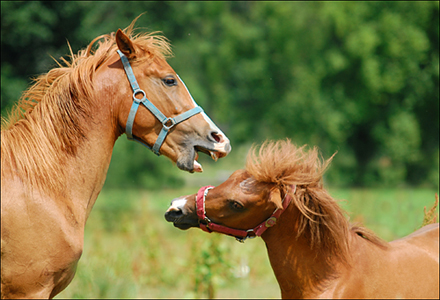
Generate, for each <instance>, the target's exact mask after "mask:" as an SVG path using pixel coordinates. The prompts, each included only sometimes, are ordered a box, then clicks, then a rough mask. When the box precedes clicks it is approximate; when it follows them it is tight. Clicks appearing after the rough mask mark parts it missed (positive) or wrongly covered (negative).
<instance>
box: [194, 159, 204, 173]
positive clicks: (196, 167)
mask: <svg viewBox="0 0 440 300" xmlns="http://www.w3.org/2000/svg"><path fill="white" fill-rule="evenodd" d="M194 172H198V173H202V172H203V168H202V165H201V164H199V162H198V161H197V160H194Z"/></svg>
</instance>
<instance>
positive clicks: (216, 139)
mask: <svg viewBox="0 0 440 300" xmlns="http://www.w3.org/2000/svg"><path fill="white" fill-rule="evenodd" d="M211 137H212V138H213V139H214V140H215V141H216V142H217V143H220V142H221V141H222V136H221V135H220V134H218V133H217V132H215V131H213V132H211Z"/></svg>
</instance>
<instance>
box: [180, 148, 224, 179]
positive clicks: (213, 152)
mask: <svg viewBox="0 0 440 300" xmlns="http://www.w3.org/2000/svg"><path fill="white" fill-rule="evenodd" d="M202 144H204V145H202ZM230 151H231V146H230V144H229V142H228V143H222V144H218V145H216V144H215V143H214V144H211V143H200V144H197V145H194V146H193V147H189V149H188V150H187V151H185V152H186V153H184V155H182V156H181V157H180V158H179V159H178V160H177V162H176V165H177V167H178V168H179V169H181V170H184V171H188V172H190V173H194V172H197V173H201V172H203V168H202V165H201V164H200V163H199V162H198V161H197V160H198V159H199V153H205V154H206V155H209V156H211V158H212V159H213V160H214V161H217V160H218V159H219V158H222V157H225V156H226V155H228V153H229V152H230Z"/></svg>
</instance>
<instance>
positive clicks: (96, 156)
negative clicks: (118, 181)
mask: <svg viewBox="0 0 440 300" xmlns="http://www.w3.org/2000/svg"><path fill="white" fill-rule="evenodd" d="M96 117H97V118H99V119H94V120H91V122H90V123H91V124H93V126H88V128H87V131H86V138H85V139H84V141H83V142H82V144H81V145H80V146H79V147H78V152H77V155H75V156H74V157H71V158H70V159H69V160H68V161H67V162H66V166H67V167H66V175H67V176H68V180H67V189H66V190H67V191H68V194H69V198H70V199H68V201H69V202H71V204H72V205H73V206H74V207H75V210H76V214H78V215H82V216H83V217H84V222H85V221H86V220H87V218H88V215H89V213H90V211H91V209H92V208H93V205H94V203H95V201H96V199H97V197H98V195H99V193H100V191H101V189H102V187H103V185H104V182H105V178H106V176H107V170H108V167H109V165H110V160H111V155H112V151H113V146H114V143H115V141H116V139H117V135H115V134H114V132H112V130H110V126H111V124H110V123H111V122H108V121H106V119H110V118H109V117H108V116H96ZM97 120H101V121H97ZM107 123H108V124H107Z"/></svg>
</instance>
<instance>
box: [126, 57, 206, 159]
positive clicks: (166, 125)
mask: <svg viewBox="0 0 440 300" xmlns="http://www.w3.org/2000/svg"><path fill="white" fill-rule="evenodd" d="M117 52H118V54H119V56H120V57H121V61H122V64H123V66H124V70H125V74H126V75H127V78H128V81H129V82H130V85H131V88H132V89H133V104H132V105H131V109H130V113H129V114H128V119H127V124H126V126H125V133H126V134H127V138H128V139H129V140H131V141H136V142H138V143H140V144H142V145H143V146H145V147H147V148H148V149H150V150H151V151H153V152H154V154H156V155H157V156H159V155H160V153H159V150H160V147H161V146H162V144H163V142H164V141H165V138H166V136H167V134H168V132H169V131H170V129H171V128H173V127H174V125H176V124H179V123H180V122H183V121H185V120H186V119H189V118H191V117H192V116H194V115H196V114H198V113H200V112H203V109H202V108H201V107H200V106H196V107H194V108H192V109H190V110H188V111H186V112H184V113H182V114H180V115H178V116H176V117H174V118H167V117H166V116H165V115H164V114H163V113H162V112H161V111H160V110H159V109H158V108H157V107H156V106H154V104H153V103H151V102H150V100H148V99H147V96H146V94H145V92H144V91H143V90H142V89H140V88H139V84H138V83H137V81H136V77H135V76H134V73H133V69H132V68H131V66H130V63H129V61H128V58H127V57H126V56H125V55H124V54H123V53H122V52H121V51H119V50H117ZM177 76H179V75H177ZM179 79H180V77H179ZM180 80H181V79H180ZM182 83H183V81H182ZM183 85H184V86H185V84H183ZM185 88H186V86H185ZM187 90H188V89H187ZM188 93H189V91H188ZM136 96H142V98H141V99H138V98H137V97H136ZM190 96H191V94H190ZM191 98H192V96H191ZM193 100H194V99H193ZM140 103H142V104H143V105H144V106H145V107H146V108H147V109H148V110H149V111H150V112H151V113H152V114H153V115H154V116H155V117H156V118H157V119H158V120H159V121H160V122H161V123H162V129H161V131H160V133H159V136H158V137H157V140H156V142H155V143H154V145H153V147H150V146H148V145H147V144H145V143H144V142H143V141H141V140H139V139H137V138H135V137H133V124H134V118H135V116H136V112H137V110H138V108H139V104H140ZM194 103H195V102H194Z"/></svg>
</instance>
